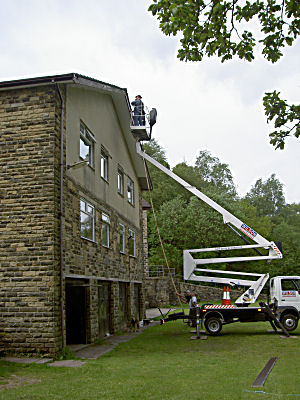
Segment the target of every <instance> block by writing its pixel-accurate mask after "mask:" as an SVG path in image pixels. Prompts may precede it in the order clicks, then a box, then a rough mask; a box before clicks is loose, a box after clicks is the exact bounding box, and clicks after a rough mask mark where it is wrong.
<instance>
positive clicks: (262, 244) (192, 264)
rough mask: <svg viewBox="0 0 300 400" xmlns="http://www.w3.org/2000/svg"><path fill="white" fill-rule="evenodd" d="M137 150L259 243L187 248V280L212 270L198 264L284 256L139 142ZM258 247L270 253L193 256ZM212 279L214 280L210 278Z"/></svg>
mask: <svg viewBox="0 0 300 400" xmlns="http://www.w3.org/2000/svg"><path fill="white" fill-rule="evenodd" d="M136 151H137V153H138V154H139V155H140V156H141V157H143V159H144V160H147V161H149V162H150V163H151V164H153V165H154V166H155V167H157V168H158V169H160V170H161V171H162V172H164V173H165V174H166V175H168V176H170V177H171V178H172V179H174V180H175V181H176V182H178V183H179V184H180V185H182V186H183V187H184V188H186V189H187V190H188V191H189V192H191V193H192V194H193V195H195V196H196V197H198V198H199V199H200V200H202V201H204V202H205V203H206V204H208V205H209V206H210V207H212V208H214V209H215V210H216V211H218V212H219V213H220V214H222V216H223V221H224V223H225V224H227V225H229V226H230V225H231V228H232V226H233V227H235V228H237V229H238V230H239V231H241V232H242V233H244V234H245V235H247V236H248V237H249V238H250V239H252V240H253V241H254V242H256V243H257V244H248V245H243V246H228V247H216V248H209V249H197V250H185V251H184V279H185V280H193V281H200V280H201V281H203V279H201V278H203V277H201V276H199V275H196V274H195V273H194V272H201V271H205V272H209V271H210V270H207V269H200V268H197V266H198V265H202V264H212V263H224V262H237V261H252V260H272V259H280V258H282V253H281V251H280V250H279V248H278V247H277V246H276V244H275V243H274V242H270V241H268V240H267V239H265V238H264V237H263V236H261V235H260V234H259V233H257V232H256V231H255V230H254V229H252V228H250V226H248V225H247V224H245V223H244V222H243V221H241V220H240V219H238V218H237V217H235V216H234V215H232V214H231V213H230V212H229V211H227V210H225V209H224V208H223V207H221V206H220V205H219V204H217V203H216V202H215V201H213V200H212V199H210V198H209V197H208V196H206V195H205V194H204V193H202V192H201V191H200V190H198V189H196V188H195V187H193V186H191V185H189V184H188V183H187V182H185V181H184V180H183V179H181V178H180V177H179V176H177V175H176V174H174V172H172V171H170V170H169V169H167V168H166V167H165V166H163V165H162V164H160V163H159V162H158V161H156V160H154V159H153V158H152V157H150V156H149V155H148V154H146V153H145V152H144V151H143V150H142V148H141V144H140V143H139V142H137V143H136ZM233 230H234V228H233ZM245 240H246V239H245ZM246 241H247V240H246ZM257 248H264V249H267V250H268V251H269V253H268V255H265V256H264V255H262V254H261V253H260V255H256V256H245V257H226V258H206V259H204V258H201V259H195V258H194V257H193V256H192V253H201V252H212V251H218V252H220V251H227V250H241V249H256V250H257ZM211 272H216V271H213V270H211ZM199 278H200V279H199ZM210 281H212V280H210Z"/></svg>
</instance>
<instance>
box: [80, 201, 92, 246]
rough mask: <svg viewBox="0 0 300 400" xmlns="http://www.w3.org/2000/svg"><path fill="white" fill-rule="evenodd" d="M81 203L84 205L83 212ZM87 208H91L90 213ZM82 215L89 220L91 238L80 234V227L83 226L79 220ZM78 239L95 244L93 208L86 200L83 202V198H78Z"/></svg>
mask: <svg viewBox="0 0 300 400" xmlns="http://www.w3.org/2000/svg"><path fill="white" fill-rule="evenodd" d="M82 203H84V210H83V209H82ZM88 207H90V208H91V210H92V212H90V211H89V210H88ZM82 214H84V215H86V216H88V217H89V218H91V229H92V232H91V233H92V235H91V236H92V238H90V237H86V236H84V235H83V234H82V226H83V223H82V219H81V216H82ZM80 237H81V238H82V239H85V240H90V241H92V242H95V207H94V206H93V205H92V204H91V203H89V202H88V201H87V200H85V199H84V198H80Z"/></svg>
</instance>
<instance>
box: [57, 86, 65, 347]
mask: <svg viewBox="0 0 300 400" xmlns="http://www.w3.org/2000/svg"><path fill="white" fill-rule="evenodd" d="M56 88H57V91H58V94H59V98H60V104H61V110H60V163H59V167H60V198H59V271H60V317H61V337H62V347H63V348H64V347H65V345H66V338H65V312H64V275H63V179H64V169H63V166H64V165H63V164H64V109H65V103H64V99H63V96H62V93H61V90H60V87H59V85H58V84H57V83H56Z"/></svg>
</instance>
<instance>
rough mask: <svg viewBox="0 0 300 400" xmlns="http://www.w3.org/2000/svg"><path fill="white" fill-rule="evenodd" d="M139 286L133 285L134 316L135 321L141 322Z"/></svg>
mask: <svg viewBox="0 0 300 400" xmlns="http://www.w3.org/2000/svg"><path fill="white" fill-rule="evenodd" d="M140 298H141V285H139V284H137V283H136V284H135V285H134V314H135V315H134V316H135V318H136V319H137V320H139V321H140V320H141V300H140Z"/></svg>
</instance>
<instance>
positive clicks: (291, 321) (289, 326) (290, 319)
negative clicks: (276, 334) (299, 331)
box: [280, 314, 298, 331]
mask: <svg viewBox="0 0 300 400" xmlns="http://www.w3.org/2000/svg"><path fill="white" fill-rule="evenodd" d="M280 322H281V323H282V325H283V326H284V327H285V329H286V330H287V331H294V330H295V329H296V328H297V326H298V318H297V317H296V316H295V315H293V314H285V315H284V316H283V317H282V318H281V319H280Z"/></svg>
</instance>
